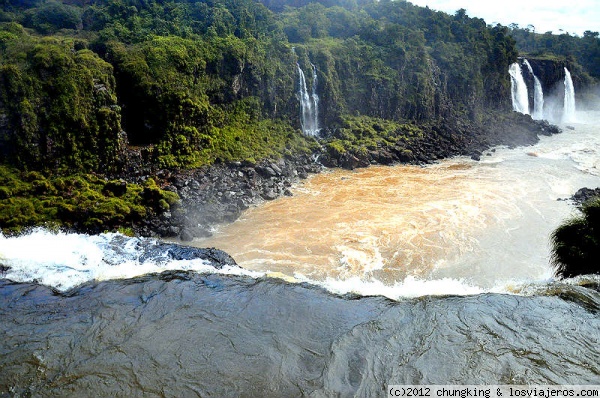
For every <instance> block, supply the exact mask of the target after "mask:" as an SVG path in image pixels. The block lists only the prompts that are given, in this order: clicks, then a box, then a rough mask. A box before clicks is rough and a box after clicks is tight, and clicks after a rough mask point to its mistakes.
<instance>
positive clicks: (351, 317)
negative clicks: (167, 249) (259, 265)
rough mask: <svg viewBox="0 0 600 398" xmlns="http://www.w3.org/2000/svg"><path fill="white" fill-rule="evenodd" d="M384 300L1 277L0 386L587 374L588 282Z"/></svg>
mask: <svg viewBox="0 0 600 398" xmlns="http://www.w3.org/2000/svg"><path fill="white" fill-rule="evenodd" d="M592 285H594V286H595V287H596V289H589V288H584V287H581V286H579V285H577V284H567V283H553V284H549V285H546V286H542V287H540V288H538V289H537V291H536V292H535V293H534V294H533V295H530V296H517V295H505V294H491V293H488V294H481V295H475V296H463V297H460V296H445V297H422V298H419V299H410V300H408V299H407V300H404V301H399V302H396V301H391V300H388V299H385V298H382V297H362V298H358V297H353V296H336V295H332V294H330V293H327V292H326V291H325V290H323V289H321V288H318V287H314V286H311V285H307V284H289V283H286V282H284V281H280V280H277V279H268V278H267V279H252V278H249V277H243V276H223V275H215V274H212V275H211V274H209V275H201V274H196V273H194V272H183V271H178V272H173V271H169V272H164V273H162V274H152V275H146V276H143V277H139V278H135V279H129V280H114V281H105V282H100V283H88V284H85V285H83V286H81V287H79V288H76V289H74V290H71V291H69V292H67V293H59V292H57V291H54V290H51V289H50V288H48V287H45V286H42V285H37V284H31V283H12V282H10V281H6V280H2V281H0V296H1V298H0V319H2V322H0V341H1V343H0V395H1V396H13V395H17V394H18V395H20V396H27V395H32V396H88V395H94V396H141V395H143V396H179V397H183V396H263V397H269V396H273V397H275V396H277V397H278V396H301V395H305V396H315V397H321V396H352V395H355V396H382V394H383V393H384V388H385V386H386V385H387V384H389V383H393V384H415V383H428V384H460V383H466V384H484V383H485V384H488V383H494V384H522V383H537V384H554V383H557V384H589V383H594V382H597V381H598V377H599V375H600V354H599V351H598V344H599V340H600V336H599V334H598V330H600V318H599V316H598V312H599V309H600V293H598V291H597V286H598V284H597V281H595V282H594V280H593V281H592Z"/></svg>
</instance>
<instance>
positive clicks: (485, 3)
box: [408, 0, 600, 36]
mask: <svg viewBox="0 0 600 398" xmlns="http://www.w3.org/2000/svg"><path fill="white" fill-rule="evenodd" d="M408 1H410V2H411V3H413V4H416V5H419V6H426V5H427V6H429V8H432V9H435V10H439V11H445V12H448V13H450V14H454V12H455V11H456V10H458V9H460V8H464V9H466V10H467V15H469V16H470V17H478V18H483V19H485V21H486V22H487V23H488V24H494V23H501V24H502V25H509V24H511V23H516V24H518V25H519V26H521V27H527V25H530V24H531V25H533V26H535V31H536V32H538V33H544V32H547V31H553V32H554V33H556V34H560V33H562V32H561V31H560V29H562V30H563V32H569V33H570V34H577V35H579V36H581V35H583V32H584V31H586V30H591V31H594V32H600V0H408Z"/></svg>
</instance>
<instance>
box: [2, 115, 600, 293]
mask: <svg viewBox="0 0 600 398" xmlns="http://www.w3.org/2000/svg"><path fill="white" fill-rule="evenodd" d="M598 116H599V115H598V114H597V113H589V114H584V113H581V112H580V113H578V117H577V120H579V121H580V123H578V124H573V126H574V130H572V129H565V131H564V133H563V134H559V135H556V136H552V137H543V138H542V139H541V141H540V143H539V144H537V145H535V146H531V147H526V148H518V149H507V148H497V149H495V150H493V151H490V152H489V153H488V154H485V155H484V156H483V157H482V160H481V161H479V162H476V161H473V160H471V159H468V158H454V159H449V160H446V161H443V162H440V163H438V164H434V165H430V166H427V167H416V166H394V167H383V166H377V167H369V168H366V169H360V170H356V171H345V170H332V171H329V172H325V173H322V174H319V175H316V176H313V177H312V178H311V179H309V180H307V181H306V182H304V183H302V184H299V185H298V186H296V187H295V188H294V196H293V197H284V198H281V199H278V200H275V201H271V202H267V203H264V204H263V205H261V206H258V207H255V208H252V209H250V210H248V211H247V212H246V213H245V214H244V216H243V217H242V218H241V219H240V220H238V221H236V222H235V223H233V224H230V225H226V226H222V227H221V228H220V229H219V230H218V231H216V233H215V234H214V236H213V237H212V238H209V239H204V240H196V241H195V242H193V243H194V245H196V246H200V247H216V248H218V249H222V250H224V251H226V252H228V253H229V254H231V255H232V256H233V258H234V259H235V260H236V261H237V262H238V264H240V265H241V266H242V269H240V268H235V267H234V268H227V267H225V268H224V269H222V270H215V269H214V268H213V267H212V266H211V265H209V264H208V263H206V262H204V261H203V260H199V259H196V260H172V259H166V258H163V259H161V258H147V257H145V256H143V253H144V250H146V249H147V248H148V246H151V245H156V243H157V242H156V241H154V240H150V239H138V238H128V237H125V236H123V235H120V234H100V235H96V236H88V235H84V234H65V233H51V232H48V231H45V230H42V229H38V230H34V231H33V232H31V233H29V234H25V235H22V236H19V237H4V236H1V235H0V263H1V264H2V265H3V268H2V271H1V272H2V274H1V275H0V276H1V277H3V278H7V279H10V280H13V281H16V282H38V283H41V284H45V285H49V286H52V287H54V288H56V289H58V290H61V291H67V290H69V289H71V288H73V287H75V286H77V285H80V284H83V283H85V282H88V281H103V280H109V279H123V278H131V277H136V276H140V275H144V274H148V273H156V272H162V271H167V270H190V271H195V272H199V273H224V274H238V275H239V274H242V275H247V276H251V277H255V278H258V277H263V276H267V277H268V276H273V277H278V278H281V279H285V280H287V281H297V282H309V283H313V284H318V285H321V286H324V287H325V288H326V289H328V290H329V291H332V292H335V293H340V294H345V293H356V294H359V295H365V296H372V295H382V296H387V297H389V298H392V299H400V298H404V297H416V296H423V295H448V294H451V295H472V294H479V293H484V292H508V293H518V294H528V292H531V291H533V290H531V289H530V288H529V287H530V286H532V285H537V284H539V285H545V284H547V283H548V282H551V281H552V280H553V278H552V269H551V267H550V265H549V245H548V237H549V234H550V233H551V231H553V230H554V229H555V228H556V226H558V225H559V224H560V223H561V222H562V221H564V220H565V219H566V218H567V217H569V216H571V215H572V214H574V212H575V208H574V206H573V205H572V204H571V203H570V202H569V201H565V200H561V199H565V198H568V197H570V196H571V195H572V194H573V193H574V192H576V191H577V190H578V189H579V188H581V187H584V186H587V187H597V186H599V185H600V137H599V135H598V127H597V126H598V125H600V123H599V122H600V118H599V117H598Z"/></svg>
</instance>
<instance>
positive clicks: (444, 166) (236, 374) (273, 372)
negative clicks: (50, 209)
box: [0, 112, 600, 397]
mask: <svg viewBox="0 0 600 398" xmlns="http://www.w3.org/2000/svg"><path fill="white" fill-rule="evenodd" d="M599 116H600V115H598V114H593V113H588V114H586V113H583V112H579V114H578V115H577V117H578V121H579V123H571V124H572V126H573V127H574V130H571V129H568V128H565V129H564V132H563V133H562V134H560V135H556V136H552V137H542V138H541V141H540V143H539V144H537V145H535V146H531V147H526V148H516V149H509V148H497V149H495V150H494V151H490V152H489V153H488V154H484V156H482V160H481V161H479V162H476V161H473V160H471V159H468V158H455V159H449V160H446V161H442V162H440V163H438V164H434V165H430V166H426V167H413V166H394V167H371V168H368V169H362V170H356V171H342V170H334V171H329V172H326V173H322V174H320V175H316V176H313V177H312V178H311V179H309V180H308V181H305V182H303V183H301V184H299V185H298V186H296V187H294V196H292V197H285V198H281V199H277V200H275V201H271V202H267V203H265V204H264V205H261V206H258V207H255V208H252V209H250V210H248V211H247V212H246V213H244V215H243V217H242V218H241V219H240V220H238V221H236V222H234V223H232V224H230V225H226V226H222V227H220V228H218V229H217V230H216V231H215V233H214V236H213V237H211V238H209V239H205V240H198V241H195V242H194V244H195V245H198V246H215V247H218V248H221V249H224V250H226V251H227V252H228V253H230V254H231V255H232V256H233V257H234V258H235V259H236V260H237V262H238V263H239V264H240V265H241V266H242V268H241V269H238V268H225V269H223V270H218V271H217V270H214V269H212V268H210V267H208V266H207V265H206V264H205V263H204V262H202V261H198V260H188V261H184V260H181V261H166V260H161V261H158V260H157V261H146V262H144V261H140V254H139V250H140V247H141V246H143V244H142V243H143V242H142V240H140V239H135V238H125V237H123V236H120V235H116V234H102V235H97V236H87V235H79V234H63V233H59V234H55V233H51V232H48V231H45V230H36V231H32V232H31V233H29V234H27V235H23V236H20V237H15V238H7V237H0V253H1V255H2V263H3V264H5V265H7V266H9V267H11V268H10V269H8V270H4V271H3V274H2V276H3V279H0V319H1V322H0V339H1V340H0V341H1V343H0V396H90V395H94V396H126V395H127V396H161V397H164V396H167V397H171V396H173V397H174V396H177V397H182V396H249V397H251V396H252V397H255V396H262V397H269V396H273V397H279V396H313V397H329V396H343V397H346V396H361V397H362V396H383V394H384V388H385V386H386V385H387V384H415V383H429V384H482V383H483V384H486V383H487V384H555V383H556V384H597V383H598V382H599V381H600V350H599V349H598V347H599V343H600V341H599V340H600V333H599V332H598V331H599V330H600V316H599V313H600V293H599V292H598V286H599V285H600V278H599V277H597V276H587V277H580V278H576V279H571V280H565V281H557V280H555V279H554V278H553V276H552V267H551V265H550V262H549V256H550V255H549V253H550V252H549V244H548V235H549V234H550V232H551V231H552V230H553V229H554V228H556V226H557V225H559V224H560V222H561V221H563V220H564V219H565V218H567V217H569V216H570V215H573V214H575V207H574V206H573V204H572V203H571V202H570V201H567V200H564V199H566V198H568V197H570V196H571V195H572V194H573V193H574V192H575V191H577V189H579V188H581V187H583V186H588V187H591V188H594V187H597V186H599V185H600V128H599V126H600V117H599ZM144 242H146V241H144ZM144 244H147V242H146V243H144ZM585 286H592V287H595V289H594V288H589V287H585Z"/></svg>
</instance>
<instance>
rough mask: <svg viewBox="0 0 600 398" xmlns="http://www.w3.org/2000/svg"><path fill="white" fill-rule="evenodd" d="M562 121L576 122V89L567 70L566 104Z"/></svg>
mask: <svg viewBox="0 0 600 398" xmlns="http://www.w3.org/2000/svg"><path fill="white" fill-rule="evenodd" d="M562 121H563V123H567V122H574V121H575V87H574V86H573V80H572V79H571V73H570V72H569V70H568V69H567V68H565V104H564V110H563V119H562Z"/></svg>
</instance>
